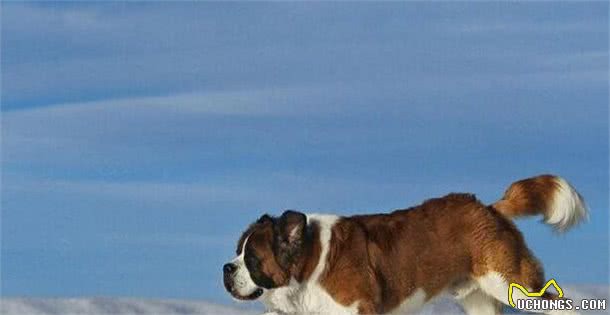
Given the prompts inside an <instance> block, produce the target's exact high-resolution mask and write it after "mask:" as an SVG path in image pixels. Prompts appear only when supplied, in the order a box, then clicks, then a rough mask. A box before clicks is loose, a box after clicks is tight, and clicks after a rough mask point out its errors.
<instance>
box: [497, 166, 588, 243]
mask: <svg viewBox="0 0 610 315" xmlns="http://www.w3.org/2000/svg"><path fill="white" fill-rule="evenodd" d="M493 207H494V208H495V209H496V210H498V211H499V212H500V213H502V214H503V215H505V216H506V217H509V218H513V217H520V216H530V215H537V214H542V215H543V216H544V221H545V223H547V224H550V225H552V226H553V227H554V228H555V229H556V230H557V231H559V232H564V231H566V230H568V229H569V228H571V227H572V226H574V225H577V224H578V223H580V222H581V221H583V220H586V219H588V217H589V213H588V212H587V207H586V205H585V201H584V200H583V198H582V197H581V196H580V194H579V193H578V192H577V191H576V189H574V187H572V185H570V184H569V183H568V182H567V181H566V180H564V179H563V178H561V177H559V176H554V175H540V176H536V177H531V178H526V179H522V180H520V181H517V182H514V183H512V184H511V185H510V187H508V189H507V190H506V192H505V193H504V197H502V199H500V200H499V201H498V202H496V203H494V204H493Z"/></svg>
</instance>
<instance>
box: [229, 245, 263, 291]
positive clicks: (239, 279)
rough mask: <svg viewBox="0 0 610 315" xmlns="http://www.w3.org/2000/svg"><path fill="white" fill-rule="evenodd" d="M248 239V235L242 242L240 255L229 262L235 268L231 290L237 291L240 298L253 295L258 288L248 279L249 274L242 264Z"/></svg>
mask: <svg viewBox="0 0 610 315" xmlns="http://www.w3.org/2000/svg"><path fill="white" fill-rule="evenodd" d="M248 238H250V235H248V236H247V237H246V239H245V240H244V244H243V245H242V248H241V254H240V255H239V256H237V257H235V259H233V260H232V261H231V263H232V264H234V265H235V267H236V268H237V270H236V271H235V275H234V276H233V288H234V290H235V291H237V294H239V295H241V296H248V295H250V294H252V293H254V291H255V290H256V289H257V288H258V286H257V285H256V284H255V283H254V281H253V280H252V277H250V272H249V271H248V268H247V267H246V263H245V262H244V255H245V252H246V243H248Z"/></svg>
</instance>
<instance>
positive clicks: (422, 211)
mask: <svg viewBox="0 0 610 315" xmlns="http://www.w3.org/2000/svg"><path fill="white" fill-rule="evenodd" d="M537 214H541V215H543V216H544V219H545V223H547V224H550V225H552V226H553V227H554V228H555V229H556V230H557V231H559V232H563V231H565V230H567V229H568V228H570V227H572V226H574V225H576V224H577V223H579V222H580V221H582V220H584V219H586V218H587V217H588V213H587V209H586V206H585V203H584V201H583V198H582V197H581V196H580V195H579V193H578V192H577V191H576V190H575V189H574V187H572V186H571V185H570V184H568V182H566V181H565V180H564V179H563V178H561V177H558V176H553V175H541V176H537V177H532V178H528V179H524V180H520V181H517V182H515V183H513V184H512V185H511V186H510V187H509V188H508V190H507V191H506V192H505V194H504V197H503V198H502V199H500V200H499V201H497V202H496V203H494V204H492V205H485V204H483V203H481V202H480V201H479V200H477V199H476V198H475V196H474V195H471V194H456V193H453V194H449V195H446V196H444V197H441V198H435V199H430V200H427V201H425V202H424V203H422V204H421V205H418V206H415V207H412V208H409V209H403V210H396V211H392V212H390V213H380V214H369V215H355V216H349V217H343V216H334V215H321V214H304V213H301V212H298V211H292V210H288V211H286V212H284V213H283V214H282V215H281V216H279V217H272V216H269V215H263V216H262V217H261V218H260V219H258V221H256V222H255V223H253V224H252V225H250V227H248V229H247V230H246V231H245V232H244V233H243V235H242V236H241V238H240V239H239V242H238V244H237V257H235V258H234V259H233V260H231V261H230V262H229V263H227V264H225V265H224V266H223V273H224V285H225V287H226V289H227V291H228V292H229V293H230V294H231V295H232V296H233V297H234V298H235V299H238V300H256V299H260V300H261V301H262V302H263V303H264V305H265V306H266V309H267V313H266V314H408V313H410V312H414V311H417V310H418V309H419V308H420V307H421V306H422V305H423V304H425V303H426V302H428V301H430V300H432V299H433V298H434V297H436V296H438V295H440V294H442V293H449V294H451V295H452V296H453V297H455V299H456V300H457V302H458V303H459V304H460V305H461V306H462V307H463V309H464V311H465V312H466V313H467V314H498V313H499V312H500V310H501V305H502V304H508V302H507V300H508V298H507V297H508V294H507V292H508V288H509V285H510V283H511V282H516V283H519V284H521V285H523V286H525V287H526V288H527V289H528V290H529V291H530V292H537V291H539V290H540V289H541V288H542V286H543V285H544V283H545V281H546V278H545V277H544V274H543V270H542V266H541V265H540V263H539V262H538V260H537V259H536V258H535V257H534V255H533V254H532V252H531V251H530V250H529V249H528V247H527V245H526V244H525V240H524V239H523V236H522V235H521V233H520V232H519V230H518V229H517V227H516V226H515V224H513V222H512V221H511V219H512V218H514V217H519V216H529V215H537ZM553 298H557V297H556V296H554V295H552V294H550V293H546V294H545V295H543V296H542V297H540V298H535V297H527V296H525V295H524V294H523V293H522V292H521V291H519V290H515V292H514V293H513V300H514V301H516V300H517V299H553Z"/></svg>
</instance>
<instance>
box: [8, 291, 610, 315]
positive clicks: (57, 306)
mask: <svg viewBox="0 0 610 315" xmlns="http://www.w3.org/2000/svg"><path fill="white" fill-rule="evenodd" d="M563 289H564V292H565V293H566V296H569V297H570V298H573V299H575V300H579V299H581V298H583V297H587V298H597V299H600V298H606V299H608V296H609V291H610V290H609V287H608V286H592V285H590V286H582V285H581V286H566V287H564V288H563ZM256 313H259V312H254V311H252V310H244V309H240V308H237V307H231V306H222V305H218V304H214V303H209V302H203V301H182V300H149V299H135V298H2V300H1V305H0V314H2V315H76V314H78V315H111V314H121V315H128V314H129V315H131V314H143V315H153V314H154V315H186V314H199V315H250V314H256ZM420 314H426V315H428V314H443V315H445V314H447V315H448V314H463V313H462V311H461V310H460V309H459V307H458V306H457V305H455V304H454V303H453V302H452V301H451V300H450V299H448V298H445V297H441V298H439V299H438V300H436V301H435V302H434V303H431V304H429V305H428V306H426V307H425V308H424V309H423V310H422V311H421V312H420ZM513 314H514V312H513ZM586 314H610V312H609V311H605V312H597V313H586Z"/></svg>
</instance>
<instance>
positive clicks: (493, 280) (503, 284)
mask: <svg viewBox="0 0 610 315" xmlns="http://www.w3.org/2000/svg"><path fill="white" fill-rule="evenodd" d="M476 280H477V282H478V283H479V285H480V286H481V289H482V290H483V291H484V292H485V293H487V294H488V295H490V296H492V297H493V298H495V299H496V300H497V301H500V302H502V303H504V304H506V305H509V303H508V287H509V284H508V282H507V281H506V280H505V279H504V277H502V275H501V274H499V273H497V272H490V273H488V274H486V275H485V276H483V277H480V278H477V279H476ZM526 289H527V290H528V291H530V292H531V290H532V288H526ZM521 299H527V300H529V299H540V298H539V297H529V296H526V295H525V294H523V292H521V290H519V289H515V290H514V291H513V301H514V302H515V303H517V300H521ZM546 313H547V314H553V315H554V314H564V315H567V314H578V312H575V311H568V310H565V311H549V312H546Z"/></svg>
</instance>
